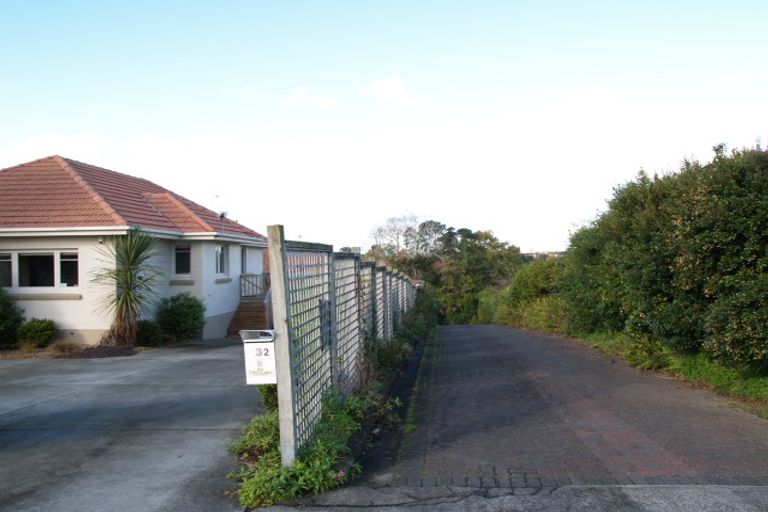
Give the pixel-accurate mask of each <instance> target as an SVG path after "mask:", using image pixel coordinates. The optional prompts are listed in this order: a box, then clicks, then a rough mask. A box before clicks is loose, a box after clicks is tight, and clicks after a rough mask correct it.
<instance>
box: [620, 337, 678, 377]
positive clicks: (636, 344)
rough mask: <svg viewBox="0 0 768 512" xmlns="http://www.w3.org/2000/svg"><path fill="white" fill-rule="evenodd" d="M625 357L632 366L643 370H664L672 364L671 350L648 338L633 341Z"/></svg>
mask: <svg viewBox="0 0 768 512" xmlns="http://www.w3.org/2000/svg"><path fill="white" fill-rule="evenodd" d="M624 356H625V357H626V359H627V362H628V363H629V364H630V365H632V366H634V367H636V368H639V369H641V370H664V369H666V368H669V366H670V365H671V364H672V358H671V357H670V350H669V348H668V347H666V346H664V344H663V343H661V342H660V341H659V340H656V339H653V338H650V337H647V336H646V337H642V338H639V339H635V340H633V341H632V342H631V343H630V344H629V345H628V347H627V349H626V351H625V354H624Z"/></svg>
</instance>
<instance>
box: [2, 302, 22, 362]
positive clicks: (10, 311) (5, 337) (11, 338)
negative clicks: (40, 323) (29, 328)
mask: <svg viewBox="0 0 768 512" xmlns="http://www.w3.org/2000/svg"><path fill="white" fill-rule="evenodd" d="M23 323H24V314H23V313H22V311H21V308H19V307H18V306H17V305H16V303H15V302H13V301H12V300H11V299H10V297H8V294H6V293H5V291H4V290H3V289H2V288H0V348H13V347H15V346H16V342H17V341H18V337H17V333H18V330H19V327H21V325H22V324H23Z"/></svg>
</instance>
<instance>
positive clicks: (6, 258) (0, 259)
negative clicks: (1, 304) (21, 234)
mask: <svg viewBox="0 0 768 512" xmlns="http://www.w3.org/2000/svg"><path fill="white" fill-rule="evenodd" d="M6 263H7V264H8V279H9V281H8V284H3V282H2V281H0V288H11V287H13V254H12V253H11V252H0V265H4V264H6Z"/></svg>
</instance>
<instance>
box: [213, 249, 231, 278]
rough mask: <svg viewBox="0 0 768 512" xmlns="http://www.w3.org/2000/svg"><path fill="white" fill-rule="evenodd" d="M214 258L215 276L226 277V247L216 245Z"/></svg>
mask: <svg viewBox="0 0 768 512" xmlns="http://www.w3.org/2000/svg"><path fill="white" fill-rule="evenodd" d="M214 254H215V258H216V274H218V275H226V274H227V272H228V270H229V269H228V268H227V263H228V259H229V258H227V246H226V245H217V246H216V248H215V250H214Z"/></svg>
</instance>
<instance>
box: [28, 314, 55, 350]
mask: <svg viewBox="0 0 768 512" xmlns="http://www.w3.org/2000/svg"><path fill="white" fill-rule="evenodd" d="M57 336H58V331H57V330H56V324H55V323H54V322H53V320H48V319H44V318H43V319H41V318H33V319H32V320H30V321H29V322H27V323H25V324H24V325H22V326H21V327H20V328H19V334H18V338H19V341H22V342H23V341H27V342H32V343H34V344H35V345H36V346H37V347H38V348H44V347H47V346H48V345H50V344H51V343H53V341H54V340H55V339H56V337H57Z"/></svg>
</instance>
